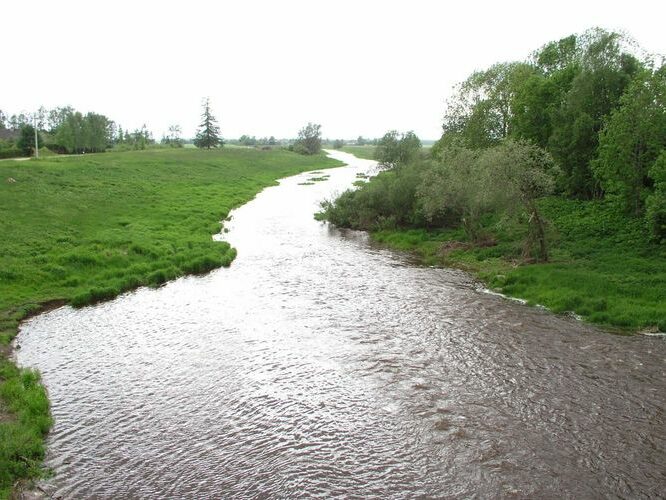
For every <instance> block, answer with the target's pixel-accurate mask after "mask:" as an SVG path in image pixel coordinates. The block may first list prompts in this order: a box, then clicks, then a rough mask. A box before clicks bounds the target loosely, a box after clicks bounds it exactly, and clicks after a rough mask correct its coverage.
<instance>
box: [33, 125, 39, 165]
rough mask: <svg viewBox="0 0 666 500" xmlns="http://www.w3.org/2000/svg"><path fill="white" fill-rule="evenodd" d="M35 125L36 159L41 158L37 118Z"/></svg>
mask: <svg viewBox="0 0 666 500" xmlns="http://www.w3.org/2000/svg"><path fill="white" fill-rule="evenodd" d="M33 123H34V124H35V158H39V139H38V138H37V136H38V134H37V117H36V116H35V118H34V120H33Z"/></svg>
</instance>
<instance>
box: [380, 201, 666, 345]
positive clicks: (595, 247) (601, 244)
mask: <svg viewBox="0 0 666 500" xmlns="http://www.w3.org/2000/svg"><path fill="white" fill-rule="evenodd" d="M541 209H542V210H543V213H544V216H545V217H546V218H547V219H548V220H549V222H550V231H549V232H550V238H551V259H550V262H548V263H538V264H535V263H525V262H524V260H523V259H522V258H521V252H522V242H523V239H524V231H521V230H520V228H517V227H512V226H511V225H504V226H502V225H501V224H497V221H495V220H489V221H488V230H489V231H491V230H492V234H493V235H494V237H495V241H494V242H493V243H494V244H493V245H490V246H474V245H472V244H470V243H469V242H467V241H466V238H465V235H464V232H463V230H462V229H447V230H439V231H426V230H423V229H391V230H382V231H375V232H372V233H371V234H372V237H373V239H374V240H376V241H378V242H382V243H383V244H386V245H387V246H389V247H391V248H394V249H399V250H404V251H410V252H413V253H415V254H416V255H417V256H418V257H419V259H420V260H421V261H422V262H423V263H424V264H426V265H435V266H442V265H443V266H451V267H457V268H461V269H464V270H466V271H469V272H471V273H472V274H474V275H475V276H476V277H477V278H479V279H480V280H481V281H483V282H484V283H486V284H487V286H488V287H489V288H491V289H493V290H495V291H498V292H500V293H503V294H505V295H507V296H510V297H515V298H520V299H524V300H526V301H527V303H528V304H530V305H542V306H545V307H547V308H548V309H550V310H551V311H553V312H555V313H573V314H575V315H577V316H579V317H581V318H582V319H583V320H585V321H589V322H591V323H594V324H598V325H601V326H604V327H606V328H610V329H611V330H612V331H616V332H618V333H631V332H636V331H646V332H656V331H661V332H666V248H664V246H663V245H657V244H653V243H649V242H647V241H646V239H645V238H644V224H643V221H642V220H641V219H640V218H632V217H627V216H626V215H624V214H623V213H621V212H620V211H618V210H617V209H616V208H614V207H613V206H612V205H610V204H608V203H604V202H603V201H576V200H566V199H561V198H554V197H553V198H548V199H545V200H542V202H541Z"/></svg>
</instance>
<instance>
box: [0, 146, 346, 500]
mask: <svg viewBox="0 0 666 500" xmlns="http://www.w3.org/2000/svg"><path fill="white" fill-rule="evenodd" d="M339 165H340V163H339V162H337V161H336V160H332V159H330V158H326V157H325V156H324V155H319V156H301V155H298V154H295V153H291V152H288V151H283V150H271V151H260V150H255V149H242V148H225V149H222V150H212V151H205V150H191V149H173V150H155V151H150V150H148V151H137V152H126V153H105V154H97V155H82V156H73V157H51V158H45V159H40V160H32V161H22V162H15V161H6V162H2V163H1V164H0V234H2V238H1V239H0V287H1V288H0V291H1V293H0V498H7V497H8V496H9V495H10V494H11V491H12V488H13V486H14V485H15V484H16V481H18V480H20V479H25V478H31V477H36V476H37V475H39V473H40V463H41V459H42V458H43V456H44V437H45V435H46V433H47V432H48V430H49V428H50V427H51V424H52V421H51V417H50V414H49V403H48V399H47V395H46V392H45V390H44V388H43V386H42V385H41V384H40V382H39V374H37V373H35V372H33V371H31V370H24V369H19V368H18V367H16V366H15V365H14V363H12V362H11V360H10V358H9V356H10V346H9V345H10V342H11V340H12V339H13V338H14V336H15V335H16V333H17V329H18V325H19V323H20V321H21V320H23V319H25V318H27V317H28V316H30V315H33V314H36V313H38V312H40V311H42V310H44V309H46V308H48V307H51V306H55V305H61V304H65V303H70V304H72V305H74V306H83V305H86V304H91V303H94V302H97V301H100V300H107V299H111V298H113V297H115V296H117V295H118V294H120V293H122V292H125V291H128V290H131V289H134V288H137V287H139V286H159V285H160V284H162V283H164V282H166V281H168V280H171V279H174V278H176V277H178V276H182V275H185V274H196V273H204V272H207V271H209V270H211V269H214V268H217V267H220V266H228V265H229V264H230V263H231V261H232V260H233V259H234V257H235V255H236V252H235V250H234V249H233V248H231V247H230V246H229V245H228V244H227V243H224V242H214V241H213V240H212V239H211V235H212V234H214V233H217V232H219V231H220V221H221V220H223V219H224V218H226V217H227V216H228V214H229V211H230V210H231V209H233V208H235V207H237V206H239V205H242V204H243V203H246V202H247V201H249V200H250V199H252V198H253V197H254V196H255V195H256V194H257V193H258V192H259V191H261V190H262V189H263V188H265V187H267V186H270V185H273V184H275V182H276V180H277V179H280V178H282V177H286V176H289V175H294V174H297V173H300V172H305V171H309V170H315V169H321V168H327V167H335V166H339Z"/></svg>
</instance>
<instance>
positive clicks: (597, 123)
mask: <svg viewBox="0 0 666 500" xmlns="http://www.w3.org/2000/svg"><path fill="white" fill-rule="evenodd" d="M579 47H580V48H579V49H578V50H579V56H578V59H579V61H580V62H578V63H577V64H579V65H580V71H579V72H577V73H576V75H575V76H574V78H573V80H572V82H571V88H570V90H569V91H568V92H567V94H566V96H565V98H564V100H563V102H562V104H561V106H560V108H559V109H558V110H557V112H556V113H555V114H554V117H553V132H552V135H551V138H550V140H549V150H550V151H551V153H552V154H553V156H554V157H555V159H556V160H557V161H558V163H559V164H560V165H561V166H562V170H563V173H564V176H563V178H562V181H563V182H562V188H563V189H564V191H565V192H566V193H568V194H569V195H571V196H574V197H577V198H592V197H594V196H599V195H600V194H601V189H600V186H599V184H598V182H597V180H596V178H595V177H594V175H593V172H592V168H591V164H592V162H593V161H594V160H595V159H596V158H597V155H598V145H599V132H600V131H601V129H602V127H603V124H604V121H605V119H606V118H607V116H608V115H609V114H610V113H611V112H612V111H613V109H615V108H616V107H617V106H618V105H619V102H620V97H621V96H622V94H623V93H624V91H625V89H626V88H627V86H628V85H629V83H630V82H631V80H632V79H633V77H634V75H635V74H636V73H637V72H638V71H639V69H640V67H641V64H640V63H639V61H638V60H637V59H636V58H635V57H633V56H632V55H631V54H629V53H628V52H625V51H624V50H623V39H622V37H621V36H620V35H619V34H617V33H609V32H606V31H603V30H592V31H590V32H587V33H585V34H584V35H583V36H581V37H580V40H579Z"/></svg>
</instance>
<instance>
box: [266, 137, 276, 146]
mask: <svg viewBox="0 0 666 500" xmlns="http://www.w3.org/2000/svg"><path fill="white" fill-rule="evenodd" d="M276 144H277V140H276V139H275V137H274V136H270V137H269V138H268V145H269V146H275V145H276Z"/></svg>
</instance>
